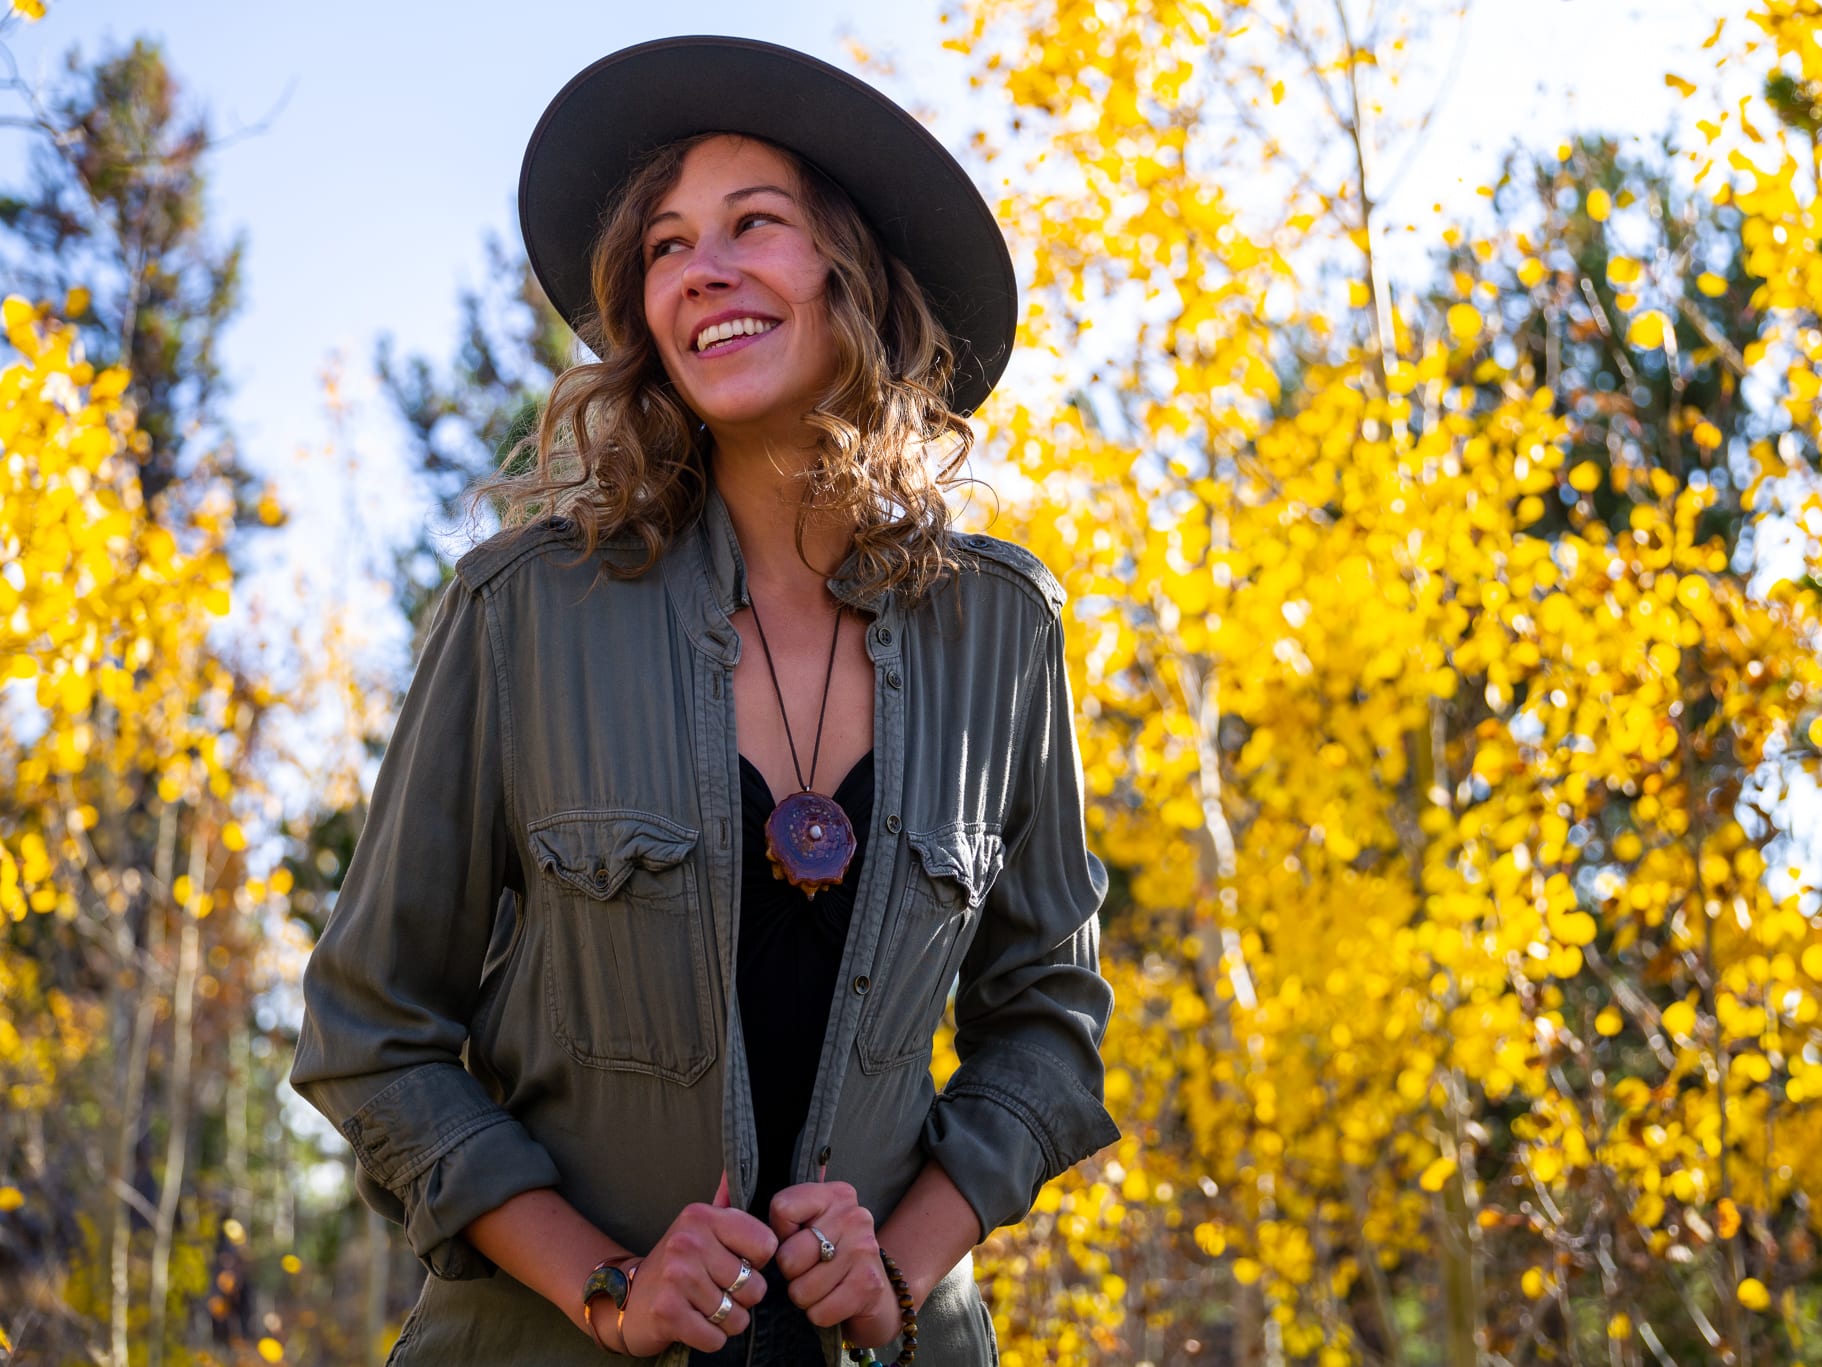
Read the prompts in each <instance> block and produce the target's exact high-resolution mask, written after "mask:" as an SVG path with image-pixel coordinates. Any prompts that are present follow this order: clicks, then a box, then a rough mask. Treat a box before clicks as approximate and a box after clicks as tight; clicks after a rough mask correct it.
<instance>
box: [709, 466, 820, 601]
mask: <svg viewBox="0 0 1822 1367" xmlns="http://www.w3.org/2000/svg"><path fill="white" fill-rule="evenodd" d="M814 459H815V453H814V451H813V450H808V451H805V450H792V449H790V448H785V449H782V450H781V449H780V448H778V447H776V446H766V447H754V446H745V445H733V446H732V448H731V449H730V447H729V446H727V445H723V443H722V442H721V441H720V440H719V438H718V439H717V441H716V444H715V456H714V460H713V461H712V463H711V467H710V468H711V469H712V470H713V471H714V480H715V488H716V490H717V491H718V492H719V493H720V494H721V498H722V502H723V503H725V504H726V505H727V510H728V520H729V521H730V522H732V523H733V525H734V536H735V539H736V540H738V541H739V542H740V554H741V558H742V559H743V560H744V561H745V562H746V572H747V583H748V586H749V588H753V589H755V590H756V592H757V593H758V594H759V596H761V597H762V598H763V599H764V600H765V601H766V603H767V604H768V606H769V605H771V604H772V603H774V602H778V603H781V604H784V603H790V604H798V605H802V606H810V605H820V603H821V602H822V600H823V599H825V598H826V597H827V595H828V590H827V588H826V586H825V585H824V582H823V581H824V580H826V579H827V578H828V577H829V576H830V575H832V574H834V573H835V571H836V570H837V569H838V568H840V566H841V562H842V561H843V560H844V559H845V558H846V557H847V554H848V548H849V546H850V545H851V544H852V542H853V539H854V533H853V529H852V527H851V526H850V525H849V524H848V523H847V522H846V521H836V520H833V519H831V518H827V517H823V516H819V515H818V514H816V513H811V514H810V516H809V518H808V520H807V521H806V522H805V524H804V529H803V554H802V555H799V554H798V550H797V519H798V513H799V508H800V499H801V495H802V488H803V486H802V484H801V483H800V482H799V475H800V473H801V471H803V470H804V469H806V468H808V466H809V464H810V462H811V461H813V460H814ZM806 559H807V560H808V562H809V563H808V564H806V563H805V560H806Z"/></svg>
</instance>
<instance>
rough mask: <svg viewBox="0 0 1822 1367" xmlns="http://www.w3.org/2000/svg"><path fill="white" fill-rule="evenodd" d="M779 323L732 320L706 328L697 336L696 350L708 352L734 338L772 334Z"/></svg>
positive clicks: (758, 319)
mask: <svg viewBox="0 0 1822 1367" xmlns="http://www.w3.org/2000/svg"><path fill="white" fill-rule="evenodd" d="M777 326H778V324H777V323H772V322H767V321H766V320H765V319H763V318H730V319H728V321H727V322H725V323H717V324H715V326H714V327H707V328H704V329H703V330H702V331H701V332H699V333H697V334H696V350H698V351H707V350H708V349H709V348H710V347H712V346H715V345H717V344H718V343H721V342H725V341H728V340H730V339H731V338H734V337H750V336H753V335H754V334H755V333H760V332H770V331H771V330H772V329H773V328H775V327H777Z"/></svg>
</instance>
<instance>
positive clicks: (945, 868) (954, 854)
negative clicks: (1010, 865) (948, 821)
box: [905, 825, 1004, 906]
mask: <svg viewBox="0 0 1822 1367" xmlns="http://www.w3.org/2000/svg"><path fill="white" fill-rule="evenodd" d="M905 839H906V840H907V841H908V842H909V843H910V845H911V848H912V849H913V850H915V851H916V852H917V858H918V862H919V863H920V864H922V865H923V867H924V872H925V873H926V874H928V875H929V876H930V877H931V878H932V879H933V880H939V881H940V880H947V881H949V882H950V883H953V884H954V885H955V886H956V887H957V888H958V889H959V890H960V893H961V895H962V897H964V898H966V900H967V902H968V905H969V906H978V905H979V904H980V901H981V899H982V898H983V897H985V896H986V895H987V889H988V888H990V887H992V886H993V880H994V879H996V878H998V877H999V875H1000V863H1001V860H1002V859H1003V857H1004V848H1003V846H1002V844H1001V842H1000V836H999V832H998V831H992V830H988V829H987V828H986V827H984V826H975V825H954V826H944V827H941V828H940V829H938V830H934V831H907V832H906V833H905Z"/></svg>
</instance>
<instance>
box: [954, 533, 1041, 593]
mask: <svg viewBox="0 0 1822 1367" xmlns="http://www.w3.org/2000/svg"><path fill="white" fill-rule="evenodd" d="M954 539H955V544H956V545H957V546H958V547H960V548H961V549H962V550H964V551H971V552H973V553H974V554H975V555H977V556H979V557H980V558H981V559H982V560H985V561H987V562H989V563H990V564H993V565H996V566H1002V567H1004V568H1005V569H1008V570H1011V571H1013V572H1014V574H1016V575H1017V576H1018V577H1019V578H1020V579H1021V580H1023V581H1024V582H1025V583H1026V584H1028V585H1029V586H1030V587H1031V588H1034V589H1036V590H1037V592H1038V596H1039V597H1040V598H1042V599H1043V600H1044V602H1045V603H1047V604H1049V606H1050V610H1051V612H1053V613H1058V612H1061V611H1062V610H1063V601H1064V593H1063V586H1062V585H1061V584H1060V583H1058V582H1057V577H1056V576H1055V575H1054V574H1052V573H1051V572H1050V568H1049V566H1047V565H1046V564H1045V563H1044V562H1043V561H1042V560H1039V559H1038V558H1037V557H1036V556H1035V555H1033V554H1032V553H1031V552H1030V551H1028V550H1026V549H1025V548H1024V547H1023V546H1015V545H1014V544H1013V543H1012V542H1010V541H1001V540H1000V539H999V538H998V537H997V536H983V535H981V534H980V533H978V532H958V533H956V535H955V538H954Z"/></svg>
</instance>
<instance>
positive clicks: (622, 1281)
mask: <svg viewBox="0 0 1822 1367" xmlns="http://www.w3.org/2000/svg"><path fill="white" fill-rule="evenodd" d="M643 1261H644V1259H643V1258H641V1259H636V1260H635V1261H634V1262H633V1265H632V1266H631V1267H629V1268H627V1269H626V1270H625V1271H624V1272H622V1271H621V1270H620V1267H619V1265H618V1264H617V1263H616V1262H615V1261H614V1260H613V1259H612V1258H604V1259H602V1260H601V1261H600V1262H599V1263H596V1264H595V1270H594V1271H593V1272H591V1273H589V1274H588V1280H587V1281H586V1282H584V1283H583V1284H582V1319H583V1322H584V1323H586V1324H587V1325H588V1332H589V1336H590V1337H592V1338H593V1339H594V1341H595V1347H597V1348H599V1349H600V1350H601V1351H602V1352H604V1353H611V1352H613V1351H614V1350H613V1349H611V1348H609V1347H608V1346H607V1345H606V1344H605V1343H603V1342H601V1330H600V1329H599V1328H598V1327H597V1326H596V1324H595V1302H596V1301H598V1300H600V1299H601V1297H603V1296H611V1297H613V1301H614V1331H615V1332H616V1333H618V1334H619V1335H620V1348H621V1351H622V1352H624V1351H625V1349H626V1302H627V1300H628V1298H630V1297H631V1296H632V1294H633V1278H634V1277H637V1276H638V1275H639V1264H640V1263H641V1262H643Z"/></svg>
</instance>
